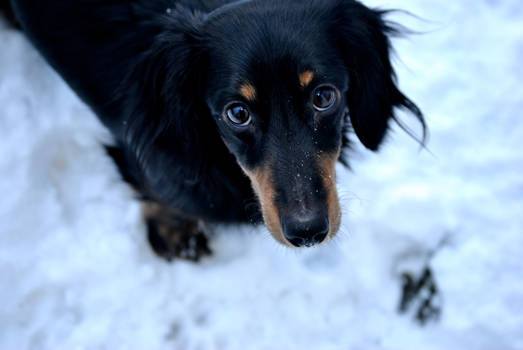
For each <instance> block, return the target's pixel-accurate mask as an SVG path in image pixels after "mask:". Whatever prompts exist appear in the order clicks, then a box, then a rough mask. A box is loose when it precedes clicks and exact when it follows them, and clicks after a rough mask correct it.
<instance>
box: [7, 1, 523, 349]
mask: <svg viewBox="0 0 523 350" xmlns="http://www.w3.org/2000/svg"><path fill="white" fill-rule="evenodd" d="M367 4H369V5H373V6H375V5H379V6H386V7H400V8H403V9H406V10H409V11H412V12H414V13H415V14H417V15H419V16H421V17H423V18H425V19H427V20H429V21H430V22H423V21H419V20H415V19H413V18H409V17H408V16H406V15H402V14H396V15H394V16H393V18H394V19H396V20H399V21H401V22H402V23H405V24H408V25H409V26H410V27H413V28H415V29H420V30H424V31H427V32H426V34H424V35H415V36H411V37H410V38H409V39H408V40H396V41H395V46H396V48H397V52H398V56H399V57H400V58H401V60H400V61H398V62H397V64H396V66H397V69H398V73H399V78H400V82H401V87H402V88H403V90H404V91H405V92H407V94H408V95H409V96H410V97H412V98H413V99H414V100H415V101H416V102H418V103H419V105H420V106H421V107H422V109H423V110H424V112H425V113H426V115H427V120H428V124H429V125H430V131H431V140H430V143H429V149H430V151H431V152H432V154H431V153H429V152H427V151H419V149H418V147H417V146H416V144H415V143H414V142H413V141H412V140H411V139H410V138H409V137H407V136H406V135H405V134H404V133H402V132H401V131H399V130H396V131H395V132H393V134H392V135H391V137H390V139H389V142H388V143H387V145H386V147H384V148H383V150H382V152H380V153H379V154H371V153H369V152H366V151H363V150H359V151H357V152H355V154H354V155H353V157H352V159H353V160H352V165H353V168H354V172H352V173H351V172H349V171H347V170H344V169H342V168H340V169H339V188H340V192H341V194H342V201H343V205H344V215H345V216H344V221H343V227H342V233H341V234H340V237H339V238H338V239H337V240H335V242H333V243H331V244H329V245H327V246H325V247H321V248H316V249H311V250H307V251H304V252H300V253H296V252H294V251H291V250H288V249H285V248H282V247H280V246H278V245H277V244H276V243H274V242H273V240H272V239H271V238H270V237H269V235H268V233H267V232H266V231H265V230H264V229H263V228H258V229H254V228H251V227H229V228H223V227H222V228H217V229H216V234H215V236H214V237H213V238H212V242H211V244H212V248H213V250H214V251H215V255H214V256H213V257H211V258H208V259H206V260H205V261H204V262H202V263H200V264H197V265H194V264H190V263H185V262H176V263H173V264H167V263H165V262H163V261H162V260H159V259H158V258H156V257H155V256H154V255H153V254H152V253H151V251H150V250H149V247H148V244H147V242H146V240H145V235H144V226H143V223H142V222H141V221H140V215H139V207H138V206H139V205H138V203H137V202H136V201H134V200H133V199H132V197H133V194H132V192H131V190H130V189H129V188H128V187H127V186H126V185H125V184H123V183H122V182H121V181H120V180H119V178H118V175H117V172H116V169H115V168H114V166H113V164H112V163H111V162H110V160H109V159H107V157H106V156H105V155H104V153H103V150H102V147H101V146H100V144H101V142H102V141H105V140H108V135H107V133H106V132H105V131H104V130H103V128H102V127H101V125H100V124H99V123H98V121H97V120H96V119H95V118H94V116H93V115H92V113H91V112H90V111H89V110H88V109H87V108H86V107H85V106H84V105H82V103H81V102H79V101H78V99H77V98H76V97H75V96H74V95H73V93H72V92H71V91H70V90H69V89H68V88H67V87H66V86H65V85H64V83H63V82H62V81H61V80H60V78H59V77H58V76H56V74H54V73H53V72H52V71H51V70H50V69H49V68H48V67H47V66H46V64H45V63H44V62H43V60H42V59H41V58H40V57H39V56H38V54H37V53H36V52H35V51H34V50H33V49H32V48H31V47H30V45H29V44H28V43H27V41H26V40H25V39H24V38H23V36H22V35H21V34H19V33H18V32H15V31H13V30H10V29H7V28H4V26H3V25H1V24H0V43H1V44H0V46H1V50H0V178H1V179H2V181H0V193H1V194H2V199H1V200H0V300H2V305H1V306H0V349H84V348H85V349H181V350H191V349H204V350H206V349H227V350H229V349H277V350H278V349H282V350H291V349H300V350H306V349H315V350H317V349H321V350H324V349H325V350H329V349H401V350H405V349H523V121H522V118H523V115H522V111H523V84H522V83H521V80H522V79H523V66H522V65H521V62H523V4H522V3H521V1H520V0H506V1H494V0H473V1H455V2H442V1H439V0H423V1H422V0H405V1H393V0H389V1H388V2H386V1H381V0H374V1H368V2H367ZM431 254H432V258H429V256H431ZM424 263H428V264H429V265H430V266H431V267H432V269H433V272H434V274H435V277H436V282H437V284H438V287H439V289H440V291H441V300H442V303H443V312H442V315H441V318H440V320H439V322H432V323H429V324H428V325H426V326H424V327H420V326H419V325H418V324H417V323H416V322H414V321H413V317H412V315H411V314H407V315H401V314H398V313H397V308H398V301H399V298H400V273H401V272H403V271H405V270H410V271H413V272H419V271H420V270H421V268H422V266H423V264H424Z"/></svg>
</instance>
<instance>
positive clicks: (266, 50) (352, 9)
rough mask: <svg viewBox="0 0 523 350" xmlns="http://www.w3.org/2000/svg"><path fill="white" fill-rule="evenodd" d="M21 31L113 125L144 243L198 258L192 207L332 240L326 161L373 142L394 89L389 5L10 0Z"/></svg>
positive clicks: (329, 164)
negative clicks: (139, 210)
mask: <svg viewBox="0 0 523 350" xmlns="http://www.w3.org/2000/svg"><path fill="white" fill-rule="evenodd" d="M11 6H12V8H13V10H14V13H15V16H16V18H17V21H18V22H19V24H20V26H21V27H22V29H23V31H24V32H25V34H26V35H27V37H28V38H29V39H30V41H31V42H32V43H33V44H34V46H35V47H36V48H37V49H38V50H39V51H40V53H41V54H42V55H43V57H44V58H45V59H46V60H47V61H48V62H49V64H50V65H51V66H52V67H53V68H54V69H55V70H56V71H57V72H58V73H59V74H60V75H61V76H62V77H63V79H64V80H65V81H66V82H67V83H68V84H69V85H70V86H71V88H72V89H73V90H74V91H75V92H76V94H77V95H78V96H79V97H80V98H81V99H82V100H83V101H84V102H85V103H86V104H87V105H88V106H90V108H91V109H92V110H93V111H94V112H95V113H96V115H97V116H98V117H99V118H100V120H101V121H102V122H103V124H104V125H105V126H106V127H107V128H108V129H109V130H110V131H111V133H112V135H113V137H114V142H115V143H114V145H111V146H108V147H107V152H108V154H109V155H110V156H111V157H112V158H113V159H114V161H115V163H116V165H117V166H118V169H119V170H120V173H121V175H122V177H123V178H124V179H125V180H126V181H127V182H129V183H130V184H131V185H132V186H133V187H134V188H135V189H136V191H137V193H139V195H140V198H141V199H142V200H143V201H144V204H143V212H144V217H145V221H146V223H147V228H148V237H149V241H150V243H151V246H152V247H153V249H154V251H155V252H156V253H158V254H159V255H160V256H163V257H164V258H166V259H168V260H171V259H173V258H184V259H189V260H193V261H197V260H198V259H200V258H201V257H202V256H205V255H207V254H209V253H210V250H209V248H208V245H207V238H206V236H205V232H204V230H203V228H204V226H203V225H202V223H204V222H213V223H254V224H256V223H258V222H261V221H263V222H264V223H265V225H266V227H267V229H268V231H269V232H270V234H271V235H272V236H273V237H274V239H275V240H276V241H277V242H280V243H282V244H284V245H286V246H289V247H297V248H299V247H311V246H314V245H318V244H321V243H323V242H326V241H328V240H330V239H332V238H333V237H334V236H335V235H336V233H337V231H338V229H339V227H340V220H341V212H340V205H339V199H338V195H337V191H336V171H335V164H336V163H337V162H341V163H343V164H345V165H347V162H348V160H347V152H346V151H347V150H348V149H349V146H350V142H351V141H350V138H351V137H352V135H354V134H355V135H356V137H357V139H359V141H360V142H361V143H362V144H363V145H364V146H365V147H367V148H368V149H370V150H373V151H376V150H378V148H379V146H380V144H381V143H382V142H383V140H384V138H385V135H386V133H387V130H388V128H389V123H390V122H391V120H395V114H394V113H395V109H396V108H403V109H405V110H407V111H410V112H411V113H412V114H413V115H414V116H415V117H416V118H417V119H418V120H419V121H420V122H421V124H422V126H423V130H425V122H424V118H423V115H422V113H421V111H420V109H419V108H418V107H417V106H416V105H415V104H414V103H413V102H412V101H411V100H410V99H409V98H407V97H406V96H405V95H404V94H403V93H402V92H401V91H400V90H399V88H398V86H397V83H396V78H395V74H394V70H393V67H392V65H391V62H390V55H391V44H390V36H391V35H394V34H397V33H398V31H397V29H395V27H394V25H392V24H391V23H389V22H387V21H386V20H385V18H384V17H385V15H386V14H387V12H386V11H381V10H375V9H371V8H368V7H366V6H365V5H363V4H362V3H360V2H358V1H355V0H250V1H245V0H244V1H241V0H240V1H232V0H193V1H190V0H134V1H129V0H76V1H60V0H39V1H30V0H13V1H12V2H11Z"/></svg>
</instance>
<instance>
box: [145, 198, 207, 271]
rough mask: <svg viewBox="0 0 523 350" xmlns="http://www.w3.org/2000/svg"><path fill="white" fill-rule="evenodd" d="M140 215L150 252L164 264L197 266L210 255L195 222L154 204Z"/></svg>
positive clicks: (200, 229)
mask: <svg viewBox="0 0 523 350" xmlns="http://www.w3.org/2000/svg"><path fill="white" fill-rule="evenodd" d="M144 214H145V221H146V224H147V237H148V239H149V243H150V244H151V247H152V249H153V251H154V252H155V253H156V254H158V255H159V256H161V257H163V258H164V259H166V260H167V261H172V260H173V259H184V260H189V261H194V262H197V261H199V260H200V259H201V258H202V257H204V256H207V255H210V254H211V249H210V248H209V245H208V240H207V236H206V235H205V233H204V231H203V228H202V227H200V225H199V223H198V221H197V220H194V219H189V218H186V217H184V216H183V215H180V214H179V213H176V212H174V211H173V210H171V209H170V208H167V207H165V206H162V205H159V204H157V203H147V204H146V205H144Z"/></svg>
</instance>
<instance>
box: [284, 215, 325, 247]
mask: <svg viewBox="0 0 523 350" xmlns="http://www.w3.org/2000/svg"><path fill="white" fill-rule="evenodd" d="M281 221H282V229H283V235H284V236H285V238H286V239H287V240H288V241H289V242H290V243H291V244H292V245H293V246H295V247H311V246H313V245H315V244H318V243H321V242H323V240H324V239H325V237H327V234H328V232H329V218H328V216H327V215H326V214H324V213H321V212H319V213H315V212H311V213H308V214H306V215H290V216H287V217H284V218H282V220H281Z"/></svg>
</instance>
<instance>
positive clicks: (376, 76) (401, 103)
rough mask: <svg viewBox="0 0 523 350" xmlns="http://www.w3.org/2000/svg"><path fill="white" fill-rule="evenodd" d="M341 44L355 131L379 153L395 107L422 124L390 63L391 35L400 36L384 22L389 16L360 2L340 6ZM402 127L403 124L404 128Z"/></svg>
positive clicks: (339, 35)
mask: <svg viewBox="0 0 523 350" xmlns="http://www.w3.org/2000/svg"><path fill="white" fill-rule="evenodd" d="M338 4H339V6H341V7H342V8H341V9H340V8H338V9H337V11H336V12H337V16H339V17H338V18H337V21H335V22H336V26H337V27H338V28H337V31H336V32H337V40H338V45H339V47H340V49H341V53H342V56H343V60H344V63H345V66H346V68H347V70H348V72H349V90H348V94H347V96H346V98H347V103H348V107H349V113H350V121H351V124H352V127H353V129H354V131H355V133H356V135H357V136H358V138H359V139H360V141H361V142H362V143H363V145H365V147H367V148H369V149H371V150H374V151H375V150H377V149H378V147H379V145H380V144H381V142H382V141H383V139H384V137H385V134H386V132H387V129H388V124H389V121H390V119H391V118H395V117H394V107H404V108H405V109H407V110H409V111H410V112H412V113H413V114H414V115H415V116H416V117H417V118H418V120H419V121H420V122H421V123H422V126H423V130H424V133H425V124H424V120H423V116H422V114H421V112H420V110H419V109H418V107H417V106H416V105H415V104H414V103H413V102H412V101H410V100H409V99H408V98H407V97H406V96H405V95H403V94H402V93H401V91H400V90H399V89H398V87H397V86H396V82H395V74H394V70H393V68H392V65H391V62H390V51H391V49H390V41H389V38H388V35H390V34H394V33H396V30H395V29H394V28H392V27H390V26H389V25H388V24H387V23H386V22H385V21H384V19H383V16H384V14H385V13H386V12H384V11H377V10H372V9H369V8H367V7H365V6H364V5H362V4H360V3H359V2H357V1H353V0H343V1H340V2H338ZM401 126H402V124H400V127H401Z"/></svg>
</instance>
